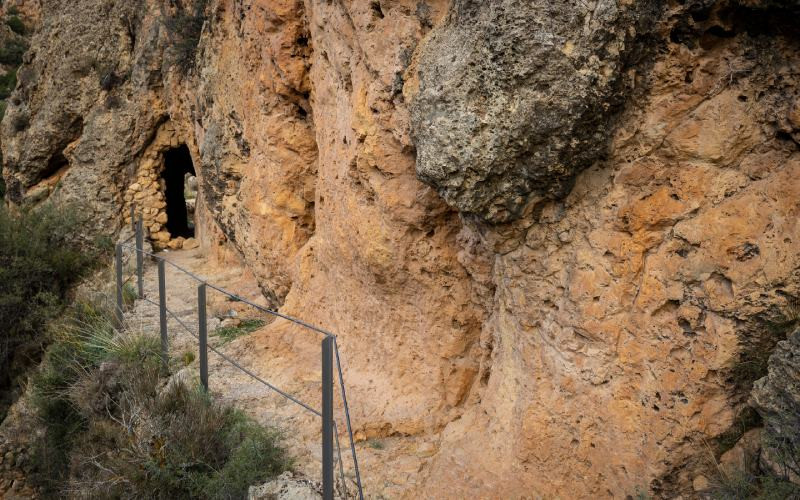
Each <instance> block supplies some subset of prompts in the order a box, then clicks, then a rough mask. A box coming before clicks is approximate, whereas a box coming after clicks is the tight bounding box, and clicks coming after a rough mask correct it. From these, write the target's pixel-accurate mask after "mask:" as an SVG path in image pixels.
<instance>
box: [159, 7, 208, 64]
mask: <svg viewBox="0 0 800 500" xmlns="http://www.w3.org/2000/svg"><path fill="white" fill-rule="evenodd" d="M207 4H208V0H196V1H195V2H194V4H193V6H192V7H191V8H187V7H178V8H177V10H176V11H175V13H174V14H173V15H171V16H169V17H168V18H167V20H166V23H165V24H166V27H167V32H168V33H169V35H170V42H171V46H170V48H169V54H170V56H171V62H172V63H173V64H174V65H176V66H177V67H178V68H179V69H180V70H181V72H182V73H184V74H186V73H188V72H189V71H190V70H191V69H192V68H194V64H195V56H196V54H197V46H198V45H199V44H200V36H201V35H202V33H203V24H204V23H205V21H206V6H207Z"/></svg>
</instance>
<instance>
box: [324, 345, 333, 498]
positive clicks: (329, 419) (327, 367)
mask: <svg viewBox="0 0 800 500" xmlns="http://www.w3.org/2000/svg"><path fill="white" fill-rule="evenodd" d="M333 473H334V468H333V337H330V336H327V337H325V339H324V340H323V341H322V498H323V500H333V477H334V476H333Z"/></svg>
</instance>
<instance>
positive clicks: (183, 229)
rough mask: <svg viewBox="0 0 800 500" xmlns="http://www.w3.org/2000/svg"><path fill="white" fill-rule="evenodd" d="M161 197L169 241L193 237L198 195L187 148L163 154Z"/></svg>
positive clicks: (183, 147) (184, 145)
mask: <svg viewBox="0 0 800 500" xmlns="http://www.w3.org/2000/svg"><path fill="white" fill-rule="evenodd" d="M161 177H162V178H163V179H164V186H165V187H164V197H165V198H166V202H167V222H166V224H164V225H165V226H166V229H167V231H168V232H169V234H170V237H171V238H178V237H183V238H193V237H194V202H195V199H196V194H197V189H196V188H197V181H196V180H195V172H194V165H193V164H192V155H191V154H190V153H189V148H188V147H187V146H186V144H182V145H180V146H178V147H177V148H173V149H169V150H167V151H165V152H164V170H163V171H162V173H161Z"/></svg>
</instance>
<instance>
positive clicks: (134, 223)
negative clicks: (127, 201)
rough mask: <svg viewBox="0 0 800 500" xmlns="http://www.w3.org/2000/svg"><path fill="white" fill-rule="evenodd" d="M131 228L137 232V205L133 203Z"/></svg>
mask: <svg viewBox="0 0 800 500" xmlns="http://www.w3.org/2000/svg"><path fill="white" fill-rule="evenodd" d="M131 229H132V230H133V231H134V232H136V205H134V204H133V203H131Z"/></svg>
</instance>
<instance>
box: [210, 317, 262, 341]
mask: <svg viewBox="0 0 800 500" xmlns="http://www.w3.org/2000/svg"><path fill="white" fill-rule="evenodd" d="M264 325H266V322H265V321H263V320H260V319H243V320H242V321H241V322H240V323H239V324H238V325H237V326H223V327H220V328H217V329H216V330H214V335H216V336H217V337H219V338H220V339H221V340H222V343H223V344H227V343H228V342H231V341H232V340H235V339H237V338H239V337H241V336H243V335H247V334H250V333H253V332H254V331H256V330H258V329H259V328H261V327H263V326H264Z"/></svg>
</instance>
